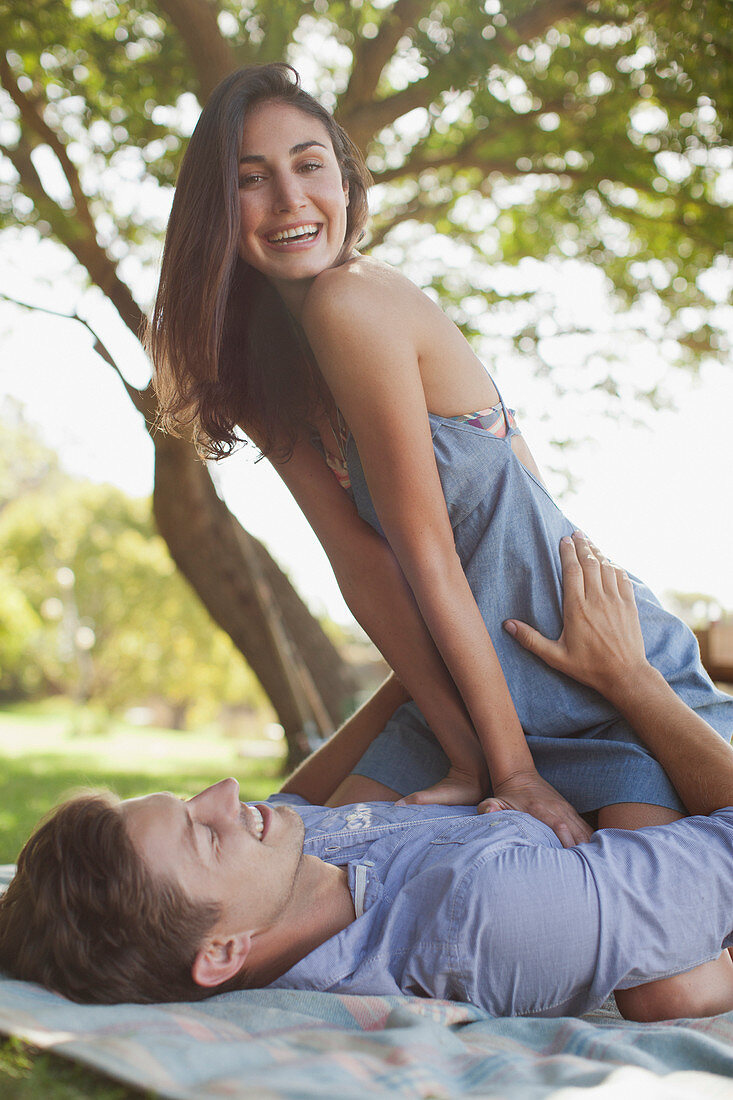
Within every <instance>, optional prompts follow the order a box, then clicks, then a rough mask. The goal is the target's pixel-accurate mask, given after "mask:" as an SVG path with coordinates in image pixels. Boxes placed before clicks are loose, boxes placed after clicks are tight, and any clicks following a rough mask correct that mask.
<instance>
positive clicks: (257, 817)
mask: <svg viewBox="0 0 733 1100" xmlns="http://www.w3.org/2000/svg"><path fill="white" fill-rule="evenodd" d="M250 810H251V811H252V817H253V818H254V831H255V836H256V837H257V839H258V840H260V839H261V837H262V833H263V830H264V828H265V822H264V821H263V819H262V814H261V813H260V811H259V810H258V809H257V807H256V806H250Z"/></svg>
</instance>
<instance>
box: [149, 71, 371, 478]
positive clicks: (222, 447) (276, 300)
mask: <svg viewBox="0 0 733 1100" xmlns="http://www.w3.org/2000/svg"><path fill="white" fill-rule="evenodd" d="M268 100H277V101H280V102H283V103H287V104H288V105H289V106H293V107H297V108H298V109H299V110H301V111H303V112H304V113H305V114H308V115H311V116H313V117H315V118H317V119H318V120H319V121H320V122H321V123H322V124H323V126H325V128H326V130H327V132H328V134H329V137H330V138H331V142H332V144H333V148H334V152H335V154H336V159H337V161H338V164H339V167H340V169H341V175H342V177H343V179H344V180H345V181H346V182H348V185H349V205H348V207H347V210H346V238H345V240H344V245H343V248H342V252H341V255H342V256H344V257H345V256H347V255H348V254H349V253H350V251H351V249H352V247H353V246H354V244H355V243H356V242H357V241H358V239H359V237H360V236H361V234H362V232H363V230H364V226H365V224H366V220H367V216H368V207H367V189H368V187H369V184H370V182H371V180H370V176H369V172H368V170H367V168H366V166H365V164H364V162H363V160H362V157H361V154H360V153H359V151H358V149H357V148H356V147H355V146H354V145H353V143H352V142H351V140H350V139H349V137H348V136H347V134H346V132H345V131H344V130H343V129H342V128H341V126H339V125H338V123H337V122H336V121H335V119H334V118H333V117H332V116H331V115H330V114H329V113H328V111H326V109H325V108H324V107H322V106H321V104H320V103H318V101H317V100H315V99H314V98H313V97H312V96H310V95H308V93H307V92H304V91H303V89H302V88H301V87H300V85H299V80H298V74H297V73H296V72H295V70H294V69H293V68H291V67H290V66H289V65H284V64H279V63H278V64H271V65H261V66H253V67H251V68H246V69H240V70H239V71H238V72H235V73H232V74H231V76H228V77H227V78H226V80H223V81H222V83H221V84H219V85H218V87H217V88H216V89H215V90H214V92H213V93H212V95H211V97H210V99H209V100H208V102H207V104H206V106H205V107H204V110H203V112H202V113H201V117H200V118H199V121H198V124H197V126H196V129H195V130H194V132H193V134H192V136H191V140H190V142H189V145H188V149H187V150H186V154H185V156H184V158H183V162H182V164H181V170H180V174H179V177H178V184H177V186H176V193H175V197H174V200H173V208H172V210H171V216H170V220H169V222H168V230H167V233H166V239H165V248H164V250H163V261H162V265H161V273H160V284H159V286H158V294H157V297H156V301H155V306H154V308H153V313H152V317H151V318H150V321H149V324H148V326H147V331H146V334H145V344H146V347H147V349H148V352H149V354H150V356H151V359H152V361H153V380H154V384H155V388H156V392H157V394H158V400H159V405H160V412H159V423H160V425H161V426H162V427H163V428H164V429H165V430H167V431H169V432H172V433H175V434H181V433H182V432H186V433H188V432H190V431H192V432H193V436H194V439H195V441H196V444H197V446H198V448H199V451H200V453H201V454H202V455H204V456H206V457H211V458H224V457H225V456H226V455H228V454H230V453H231V451H232V450H233V449H234V448H235V446H236V445H237V443H239V442H240V441H241V436H240V435H239V434H238V431H237V429H238V427H239V428H242V429H244V431H247V432H250V433H252V435H253V436H254V437H255V438H256V439H257V443H258V445H259V447H260V448H261V450H262V451H263V452H264V453H269V452H271V451H277V452H278V453H279V454H281V455H282V456H286V455H287V453H288V452H289V451H290V449H291V448H292V445H293V443H294V442H295V439H296V437H297V435H298V434H299V431H300V430H302V426H303V423H304V422H307V421H308V420H309V419H310V418H311V417H312V415H313V414H314V413H315V412H316V410H317V409H318V407H319V406H320V405H322V404H323V403H324V401H326V400H327V395H326V391H325V387H324V383H323V382H322V380H321V378H320V375H319V374H318V372H317V369H315V368H314V367H313V365H312V362H311V360H310V358H309V356H308V354H307V351H306V350H304V348H303V346H302V343H301V342H300V340H299V338H298V335H297V332H296V330H295V329H294V327H293V324H292V322H291V320H290V317H289V315H288V313H287V310H286V309H285V306H284V304H283V302H282V299H281V298H280V296H279V294H278V293H277V291H276V290H275V288H274V287H273V286H272V285H271V284H270V283H269V282H268V281H267V279H266V278H265V277H264V276H263V275H262V274H261V273H260V272H259V271H257V270H255V269H254V268H252V267H250V266H249V264H246V263H244V261H243V260H241V259H240V257H239V254H238V251H237V246H238V242H239V230H240V219H239V198H238V181H239V152H240V145H241V138H242V128H243V126H244V120H245V117H246V115H247V112H248V111H249V110H251V109H252V107H254V106H255V105H258V104H261V103H264V102H266V101H268Z"/></svg>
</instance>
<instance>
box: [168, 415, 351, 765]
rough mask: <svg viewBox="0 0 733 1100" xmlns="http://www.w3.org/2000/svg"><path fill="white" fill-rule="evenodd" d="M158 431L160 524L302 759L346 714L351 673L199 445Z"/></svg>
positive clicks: (294, 757)
mask: <svg viewBox="0 0 733 1100" xmlns="http://www.w3.org/2000/svg"><path fill="white" fill-rule="evenodd" d="M153 439H154V442H155V458H156V461H155V488H154V493H153V510H154V513H155V519H156V523H157V525H158V529H159V531H160V533H161V535H162V536H163V538H164V539H165V541H166V543H167V544H168V547H169V549H170V552H171V555H172V556H173V559H174V561H175V562H176V565H177V566H178V568H179V569H180V570H181V572H182V573H183V575H184V576H185V577H186V579H187V580H188V581H189V583H190V584H191V586H192V587H193V588H194V590H195V591H196V593H197V595H198V596H199V598H200V599H201V600H202V602H203V604H204V605H205V607H206V608H207V610H208V611H209V613H210V615H211V616H212V618H213V619H214V620H215V622H216V623H218V625H219V626H220V627H221V628H222V629H223V630H225V631H226V632H227V634H228V635H229V636H230V638H231V639H232V641H233V642H234V644H235V645H236V646H237V648H238V649H239V650H240V651H241V652H242V653H243V654H244V655H245V657H246V659H247V661H248V662H249V664H250V666H251V667H252V670H253V672H254V673H255V675H256V676H257V678H258V680H259V681H260V683H261V684H262V686H263V688H264V690H265V692H266V693H267V695H268V697H269V698H270V700H271V702H272V704H273V706H274V708H275V710H276V712H277V715H278V720H279V721H280V723H281V725H282V726H283V729H284V730H285V736H286V738H287V742H288V748H289V761H288V763H289V764H291V765H292V764H295V763H296V762H297V761H298V760H299V759H302V757H303V756H304V755H305V754H306V753H307V752H308V750H309V748H310V747H311V746H310V744H309V741H312V740H313V738H314V736H315V737H317V736H319V735H320V736H323V735H325V734H327V733H328V732H329V731H330V729H332V728H334V727H335V726H336V725H337V724H338V723H339V722H340V721H341V719H342V718H343V716H344V712H345V710H346V707H347V706H348V702H349V699H350V697H351V696H352V695H353V693H354V690H355V684H354V680H353V676H351V674H350V673H349V670H348V668H347V666H346V665H345V664H344V662H343V660H342V659H341V658H340V657H339V655H338V653H337V651H336V650H335V648H334V647H333V645H332V644H331V642H330V641H329V640H328V638H327V637H326V635H325V634H324V632H323V630H322V629H321V627H320V626H319V624H318V623H317V621H316V620H315V619H314V618H313V616H312V615H311V614H310V612H309V611H308V609H307V607H306V606H305V604H304V603H303V602H302V600H301V599H300V597H299V596H298V594H297V593H296V592H295V590H294V589H293V587H292V585H291V584H290V582H289V581H288V579H287V577H286V576H285V574H284V573H283V572H282V570H281V569H279V568H278V566H277V565H276V564H275V563H274V562H273V561H272V559H271V558H270V556H269V554H268V553H267V551H266V550H265V548H264V547H263V546H262V545H261V544H260V543H259V542H257V540H256V539H254V538H253V537H252V536H251V535H249V534H248V533H247V532H246V531H245V530H244V528H243V527H242V526H241V525H240V524H239V523H238V522H237V520H236V519H235V518H234V517H233V516H232V514H231V513H230V512H229V510H228V508H227V507H226V505H225V504H224V502H223V501H222V500H221V498H220V497H219V496H218V495H217V493H216V489H215V488H214V484H213V482H212V480H211V478H210V476H209V472H208V470H207V469H206V466H205V465H204V464H203V463H202V462H201V461H200V460H199V459H198V458H197V457H196V455H195V452H194V450H193V448H192V447H191V445H190V444H189V443H187V442H185V441H184V440H181V439H176V438H174V437H172V436H167V435H163V434H161V433H160V432H157V433H155V435H154V436H153ZM316 685H317V686H316Z"/></svg>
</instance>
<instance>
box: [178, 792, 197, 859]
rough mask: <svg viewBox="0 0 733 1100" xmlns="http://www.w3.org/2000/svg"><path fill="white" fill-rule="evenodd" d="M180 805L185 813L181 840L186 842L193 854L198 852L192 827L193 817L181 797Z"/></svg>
mask: <svg viewBox="0 0 733 1100" xmlns="http://www.w3.org/2000/svg"><path fill="white" fill-rule="evenodd" d="M181 805H182V806H183V813H184V814H185V825H184V829H183V842H184V844H186V845H187V846H188V847H189V848H190V849H191V851H192V852H193V853H194V855H198V854H199V850H198V845H197V843H196V833H195V831H194V827H193V818H192V817H191V811H190V810H189V808H188V806H187V805H186V803H185V802H184V801H183V799H181Z"/></svg>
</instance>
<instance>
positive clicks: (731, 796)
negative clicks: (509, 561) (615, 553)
mask: <svg viewBox="0 0 733 1100" xmlns="http://www.w3.org/2000/svg"><path fill="white" fill-rule="evenodd" d="M560 555H561V558H562V567H563V632H562V634H561V635H560V638H559V639H558V640H557V641H550V640H549V639H547V638H545V637H544V636H543V635H542V634H540V633H539V632H538V631H536V630H533V629H532V628H531V627H530V626H528V625H527V624H526V623H522V622H519V621H518V620H515V619H511V620H508V622H507V624H505V625H506V626H507V629H509V630H510V633H512V634H514V636H515V637H516V639H517V641H518V642H519V643H520V644H521V645H523V646H524V648H525V649H528V650H530V652H532V653H534V654H536V656H538V657H541V658H542V660H543V661H545V662H546V663H547V664H549V665H551V666H552V667H553V668H556V669H558V670H559V671H560V672H564V673H566V675H568V676H572V677H573V678H574V679H576V680H579V681H580V682H581V683H583V684H587V685H588V686H589V687H592V688H595V690H596V691H598V692H600V694H601V695H603V696H605V698H606V699H608V701H609V702H611V703H613V705H614V706H615V707H616V708H617V709H618V710H619V711H620V712H621V714H623V716H624V717H625V718H626V720H627V721H628V723H629V725H630V726H631V727H632V729H633V730H634V731H635V732H636V734H637V736H638V737H639V738H640V739H641V741H643V743H644V744H645V745H646V746H647V748H648V749H649V750H650V751H651V752H653V753H654V755H655V757H656V758H657V760H658V761H659V763H660V764H661V765H662V767H663V768H664V770H665V771H666V773H667V775H668V776H669V778H670V780H671V781H672V783H673V784H674V786H675V788H676V790H677V793H678V794H679V796H680V798H681V799H682V801H683V802H684V804H685V806H686V807H687V809H688V811H689V812H690V813H692V814H709V813H712V812H713V810H718V809H721V808H722V807H723V806H733V749H732V748H731V746H730V745H729V744H728V743H727V742H726V741H724V740H723V738H722V737H721V736H720V735H719V734H718V733H716V732H715V730H714V729H712V727H711V726H709V725H708V723H707V722H706V721H705V720H704V719H703V718H701V717H700V715H699V714H696V713H695V711H694V710H691V708H690V707H688V706H687V704H686V703H684V702H683V701H682V700H681V699H680V698H679V696H678V695H676V694H675V692H674V691H673V689H672V688H671V687H670V686H669V684H668V683H667V682H666V680H665V679H664V677H663V676H662V675H661V673H659V672H657V670H656V669H655V668H653V667H652V665H650V664H649V662H648V661H647V659H646V654H645V652H644V640H643V638H642V634H641V627H640V626H639V616H638V613H637V610H636V603H635V600H634V588H633V585H632V583H631V581H630V580H629V578H628V576H627V574H626V573H625V572H624V571H623V570H621V569H618V568H617V567H615V566H613V565H612V564H611V563H610V562H609V561H608V559H607V558H606V557H605V556H604V555H603V554H602V553H601V552H600V551H599V550H598V549H597V547H595V546H593V545H592V544H591V543H589V542H588V541H587V539H585V538H583V536H582V535H579V534H576V535H575V536H574V537H573V539H563V541H562V543H561V544H560Z"/></svg>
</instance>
